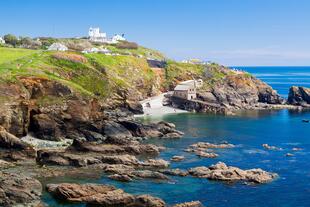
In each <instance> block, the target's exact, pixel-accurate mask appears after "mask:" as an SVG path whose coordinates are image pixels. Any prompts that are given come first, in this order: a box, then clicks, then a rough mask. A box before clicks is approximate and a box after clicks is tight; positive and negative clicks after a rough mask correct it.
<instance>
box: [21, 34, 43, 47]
mask: <svg viewBox="0 0 310 207" xmlns="http://www.w3.org/2000/svg"><path fill="white" fill-rule="evenodd" d="M20 44H21V45H22V47H24V48H28V49H39V48H40V47H41V46H42V43H41V42H40V41H39V40H33V39H31V38H29V37H23V38H21V40H20Z"/></svg>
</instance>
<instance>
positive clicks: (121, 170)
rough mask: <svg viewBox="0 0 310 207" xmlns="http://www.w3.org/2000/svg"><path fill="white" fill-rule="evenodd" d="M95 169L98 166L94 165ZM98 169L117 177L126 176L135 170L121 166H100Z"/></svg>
mask: <svg viewBox="0 0 310 207" xmlns="http://www.w3.org/2000/svg"><path fill="white" fill-rule="evenodd" d="M95 167H98V165H96V166H95ZM100 168H101V169H102V170H103V171H104V172H106V173H113V174H119V175H124V174H128V173H131V172H132V171H134V170H135V168H134V167H132V166H128V165H123V164H112V165H109V164H103V165H100Z"/></svg>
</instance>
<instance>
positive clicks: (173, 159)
mask: <svg viewBox="0 0 310 207" xmlns="http://www.w3.org/2000/svg"><path fill="white" fill-rule="evenodd" d="M184 159H185V157H184V156H177V155H175V156H173V157H172V158H171V161H173V162H180V161H183V160H184Z"/></svg>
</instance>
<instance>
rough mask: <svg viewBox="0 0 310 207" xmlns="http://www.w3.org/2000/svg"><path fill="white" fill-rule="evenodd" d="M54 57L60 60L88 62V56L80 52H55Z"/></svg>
mask: <svg viewBox="0 0 310 207" xmlns="http://www.w3.org/2000/svg"><path fill="white" fill-rule="evenodd" d="M52 57H53V58H56V59H58V60H67V61H71V62H74V63H87V58H85V57H84V56H82V55H78V54H71V53H60V52H58V53H55V54H53V55H52Z"/></svg>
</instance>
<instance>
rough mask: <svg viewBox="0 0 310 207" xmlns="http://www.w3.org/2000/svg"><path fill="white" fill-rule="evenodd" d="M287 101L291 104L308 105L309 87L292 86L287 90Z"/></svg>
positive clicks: (309, 101) (309, 98)
mask: <svg viewBox="0 0 310 207" xmlns="http://www.w3.org/2000/svg"><path fill="white" fill-rule="evenodd" d="M287 102H288V103H289V104H292V105H300V106H309V105H310V88H305V87H297V86H292V87H291V88H290V90H289V94H288V99H287Z"/></svg>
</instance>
